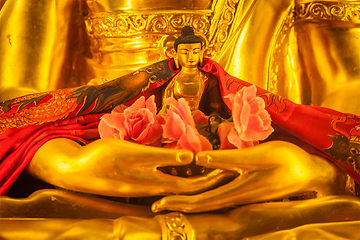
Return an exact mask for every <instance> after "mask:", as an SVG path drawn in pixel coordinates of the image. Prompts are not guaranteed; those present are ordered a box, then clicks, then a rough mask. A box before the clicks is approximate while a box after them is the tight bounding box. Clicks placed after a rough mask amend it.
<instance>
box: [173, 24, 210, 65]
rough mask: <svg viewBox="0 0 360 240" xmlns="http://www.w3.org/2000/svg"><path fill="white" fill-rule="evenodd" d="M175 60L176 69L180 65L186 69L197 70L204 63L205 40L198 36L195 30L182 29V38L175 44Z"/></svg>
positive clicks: (189, 28)
mask: <svg viewBox="0 0 360 240" xmlns="http://www.w3.org/2000/svg"><path fill="white" fill-rule="evenodd" d="M174 49H175V54H174V60H175V64H176V67H177V68H179V64H180V65H181V66H182V67H185V68H195V67H197V66H198V64H200V65H201V64H202V61H203V40H202V38H201V37H199V36H196V35H195V32H194V29H193V28H192V27H189V26H185V27H183V28H182V29H181V36H180V37H178V38H177V39H176V40H175V43H174Z"/></svg>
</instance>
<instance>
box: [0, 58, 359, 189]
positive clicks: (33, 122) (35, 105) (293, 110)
mask: <svg viewBox="0 0 360 240" xmlns="http://www.w3.org/2000/svg"><path fill="white" fill-rule="evenodd" d="M173 66H174V64H173V60H171V59H170V60H165V61H162V62H158V63H155V64H152V65H150V66H148V67H145V68H142V69H139V70H137V71H135V72H134V73H131V74H128V75H126V76H123V77H120V78H118V79H115V80H113V81H111V82H108V83H105V84H103V85H99V86H82V87H79V88H73V89H59V90H54V91H50V92H46V93H39V94H34V95H27V96H23V97H19V98H16V99H12V100H8V101H5V102H3V103H1V104H0V134H1V135H0V146H1V147H0V159H1V160H0V186H1V189H0V194H1V195H4V194H6V193H7V192H8V191H9V190H10V188H11V186H12V184H13V182H14V181H15V180H16V179H17V177H18V176H19V175H20V174H21V172H22V171H23V170H24V168H25V167H26V165H27V164H28V163H29V162H30V160H31V159H32V157H33V155H34V154H35V152H36V151H37V150H38V149H39V147H41V146H42V144H44V143H45V142H46V141H48V140H50V139H53V138H59V137H65V138H69V139H73V140H75V141H78V142H82V143H84V144H86V143H88V142H90V141H93V140H94V139H97V138H98V137H99V133H98V130H97V126H98V123H99V121H100V117H101V116H102V115H103V114H104V113H105V112H108V111H109V110H111V109H112V108H114V107H115V106H117V105H119V104H122V103H125V104H127V105H129V104H131V103H132V102H133V101H135V99H137V98H138V97H140V96H142V95H144V96H145V97H149V96H151V95H153V94H155V96H156V102H157V104H158V107H159V104H161V102H162V101H161V97H162V88H163V87H164V86H165V85H166V83H167V82H168V81H169V80H170V79H171V78H172V77H173V76H175V75H176V73H177V72H178V70H175V69H174V68H173ZM201 70H202V71H204V72H207V73H209V74H212V75H214V76H215V77H216V79H218V85H219V90H220V93H221V95H222V96H226V95H228V94H229V93H235V92H236V91H238V90H240V89H241V88H242V87H244V86H250V85H251V84H250V83H247V82H244V81H242V80H240V79H237V78H235V77H232V76H231V75H229V74H227V73H226V72H225V71H224V69H223V68H222V67H221V66H220V65H219V64H217V63H216V62H215V61H213V60H210V59H204V66H203V67H201ZM257 94H258V96H260V97H262V98H263V99H264V100H265V103H266V109H267V111H268V112H269V114H270V116H271V119H272V125H273V127H274V129H275V132H274V133H273V134H272V135H271V136H270V137H269V139H271V140H275V139H276V140H284V141H289V142H292V143H294V144H296V145H298V146H300V147H301V148H303V149H305V150H306V151H308V152H309V153H312V154H317V155H320V156H323V157H325V158H328V159H329V160H331V161H333V162H334V163H335V164H336V165H337V166H339V167H340V168H341V169H342V170H344V171H345V172H346V173H347V174H349V175H350V176H351V177H352V178H353V179H354V180H355V181H356V182H357V183H359V180H360V175H359V173H360V159H359V152H360V144H359V143H360V118H359V116H356V115H353V114H344V113H340V112H337V111H334V110H331V109H327V108H322V107H314V106H305V105H301V104H295V103H293V102H291V101H289V100H287V99H284V98H282V97H280V96H277V95H275V94H272V93H270V92H268V91H266V90H264V89H261V88H257ZM223 101H224V102H225V104H226V105H227V106H229V102H228V99H227V98H223ZM158 109H160V108H158Z"/></svg>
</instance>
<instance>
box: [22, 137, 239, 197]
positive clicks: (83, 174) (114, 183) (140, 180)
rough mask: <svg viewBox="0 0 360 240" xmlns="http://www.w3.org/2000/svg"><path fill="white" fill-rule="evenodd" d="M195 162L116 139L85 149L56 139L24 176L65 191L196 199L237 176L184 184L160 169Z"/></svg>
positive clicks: (187, 155) (218, 174)
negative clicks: (193, 195) (225, 180)
mask: <svg viewBox="0 0 360 240" xmlns="http://www.w3.org/2000/svg"><path fill="white" fill-rule="evenodd" d="M192 161H193V153H192V152H190V151H188V150H175V149H165V148H157V147H149V146H144V145H140V144H136V143H131V142H128V141H124V140H119V139H114V138H105V139H100V140H97V141H94V142H92V143H90V144H88V145H86V146H84V147H83V146H80V145H79V144H77V143H76V142H74V141H72V140H69V139H66V138H58V139H52V140H50V141H48V142H46V143H45V144H44V145H43V146H41V147H40V148H39V150H38V151H37V152H36V154H35V155H34V157H33V159H32V160H31V161H30V163H29V165H28V167H27V169H26V170H27V171H28V172H30V174H32V175H34V176H35V177H37V178H39V179H41V180H43V181H45V182H48V183H50V184H54V185H57V186H59V187H62V188H65V189H71V190H74V191H79V192H87V193H93V194H100V195H105V196H116V197H143V196H155V195H167V194H173V193H175V194H179V193H183V194H187V193H196V192H200V191H204V190H206V189H208V188H211V187H214V186H216V185H217V184H218V183H219V182H222V181H223V180H224V179H227V178H228V177H231V176H234V173H233V172H223V171H222V170H214V171H213V172H211V173H208V174H207V175H202V176H199V177H193V178H181V177H177V176H171V175H168V174H165V173H163V172H161V171H160V170H158V169H157V168H158V167H163V166H178V165H187V164H190V163H191V162H192Z"/></svg>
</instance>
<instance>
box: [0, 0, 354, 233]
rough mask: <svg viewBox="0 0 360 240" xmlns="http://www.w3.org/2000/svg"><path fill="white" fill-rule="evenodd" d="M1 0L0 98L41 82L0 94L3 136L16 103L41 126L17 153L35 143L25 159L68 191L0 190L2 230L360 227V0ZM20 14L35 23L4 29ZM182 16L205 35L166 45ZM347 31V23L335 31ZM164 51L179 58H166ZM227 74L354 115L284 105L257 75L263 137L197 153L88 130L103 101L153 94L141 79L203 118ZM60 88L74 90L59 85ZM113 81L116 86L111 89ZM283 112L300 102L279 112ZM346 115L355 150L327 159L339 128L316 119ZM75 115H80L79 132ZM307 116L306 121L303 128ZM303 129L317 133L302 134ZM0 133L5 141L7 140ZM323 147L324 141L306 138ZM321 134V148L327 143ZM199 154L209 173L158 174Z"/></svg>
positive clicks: (229, 80) (221, 104) (237, 85)
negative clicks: (264, 115) (269, 126)
mask: <svg viewBox="0 0 360 240" xmlns="http://www.w3.org/2000/svg"><path fill="white" fill-rule="evenodd" d="M2 4H3V6H2V9H1V12H0V14H1V21H0V24H1V28H0V29H1V30H0V31H1V35H0V37H1V43H0V44H1V48H2V49H4V52H5V54H2V55H1V61H0V64H1V65H0V67H1V69H0V72H1V73H0V74H1V84H2V85H1V90H2V97H4V100H8V99H10V97H15V96H17V95H19V94H20V95H23V94H25V93H26V94H27V93H32V92H36V94H35V95H32V96H24V97H21V98H17V99H16V100H8V101H5V102H4V103H2V105H1V107H2V110H1V111H2V114H8V115H6V116H11V117H9V118H8V119H9V122H8V123H5V124H4V125H1V132H2V133H3V134H5V135H6V136H8V137H9V140H8V141H10V139H11V138H12V137H14V138H15V135H16V131H17V128H19V129H20V125H17V124H18V123H17V122H16V121H14V122H11V119H15V120H17V121H18V119H16V118H14V117H12V115H10V114H13V113H14V114H15V115H16V114H19V116H25V115H26V114H27V115H26V116H30V117H29V118H28V119H30V120H31V121H32V122H31V121H30V122H29V121H28V122H26V123H22V124H23V125H21V127H26V129H30V128H31V127H32V126H34V128H35V131H36V134H32V135H35V136H30V135H29V138H32V137H33V138H36V139H37V140H36V141H38V142H39V143H37V144H38V145H39V146H35V145H34V149H37V150H36V152H35V153H30V152H27V150H26V151H25V152H24V155H26V154H33V156H32V157H31V159H30V160H29V163H28V164H27V166H26V171H27V172H28V173H30V174H31V175H33V176H36V177H37V178H38V179H41V180H43V181H45V182H48V183H50V184H53V185H55V186H58V187H60V188H62V189H69V190H72V191H63V190H42V191H38V192H36V193H34V194H33V195H31V196H30V197H29V198H27V199H25V200H24V199H14V198H9V197H1V198H0V204H1V217H2V218H5V219H2V222H1V226H2V231H1V235H2V237H3V238H5V239H7V238H9V239H11V238H12V239H21V238H23V239H29V237H31V236H30V235H29V233H30V232H35V233H36V234H35V235H34V239H84V238H95V239H99V238H100V239H113V238H115V239H117V238H119V239H123V238H124V239H125V238H131V239H239V238H240V239H242V238H250V239H271V238H272V239H274V238H276V239H281V238H283V239H286V237H288V236H298V237H299V238H309V237H310V238H312V239H313V238H314V239H316V238H318V239H319V238H324V237H326V238H334V239H336V237H339V238H341V237H343V238H354V237H355V238H356V237H357V233H356V229H358V227H359V221H360V218H359V211H360V201H359V198H358V196H356V195H357V193H356V189H355V188H356V187H357V185H356V184H355V183H354V180H353V179H355V180H358V177H359V176H358V175H356V174H359V173H358V172H356V171H359V169H358V167H359V163H360V162H359V161H360V160H359V159H358V157H359V154H358V152H356V151H359V148H358V145H359V144H358V137H357V135H356V133H355V132H356V130H357V131H358V128H356V126H355V125H356V121H358V118H359V117H358V116H356V115H354V114H359V112H358V106H359V105H358V104H357V103H356V99H357V98H358V95H357V94H356V93H357V90H358V87H359V81H358V79H357V78H356V76H358V75H359V67H358V66H359V61H358V59H357V57H358V56H359V53H358V52H357V51H354V49H356V48H358V46H357V42H356V40H355V39H357V37H358V33H357V27H358V23H359V17H358V16H359V15H356V14H354V13H356V11H358V10H357V9H359V3H357V2H351V1H347V2H333V1H323V2H313V1H246V0H245V1H213V2H210V1H165V2H162V3H161V6H159V7H156V6H155V7H154V5H156V4H154V3H153V2H152V1H141V4H140V1H133V2H129V1H100V0H99V1H87V2H85V1H79V2H78V1H44V2H42V1H38V2H37V3H36V4H30V2H21V1H11V0H7V1H5V2H2ZM219 10H221V11H219ZM264 12H266V14H264ZM40 13H41V14H40ZM26 17H29V19H32V21H30V23H29V21H27V22H26V24H29V25H30V26H31V27H25V25H23V24H18V25H19V27H17V28H16V27H14V25H13V24H15V22H17V23H19V22H21V21H22V20H23V19H24V21H25V19H26ZM14 19H18V20H16V21H15V20H14ZM45 20H46V21H45ZM184 26H192V27H193V28H194V29H195V31H196V33H197V35H199V37H197V38H200V39H202V41H201V42H199V41H197V40H196V41H190V42H186V41H183V42H180V44H179V45H177V47H175V51H171V49H172V43H173V41H174V40H175V39H176V38H177V37H178V36H179V35H180V30H181V29H182V28H183V27H184ZM22 27H23V28H22ZM343 29H347V31H346V32H344V33H342V34H339V32H342V31H343ZM36 33H37V34H36ZM74 33H76V34H74ZM317 36H320V37H317ZM39 39H40V40H39ZM177 39H179V38H177ZM345 43H346V44H345ZM30 46H31V47H30ZM347 48H349V49H350V48H352V50H351V51H349V50H347ZM35 56H36V57H35ZM194 56H195V57H194ZM203 56H205V57H207V58H203ZM168 57H173V58H174V60H175V61H174V60H173V59H171V60H165V61H161V60H164V59H166V58H168ZM210 58H212V59H214V60H216V61H217V62H218V63H220V65H221V66H220V65H218V64H217V63H216V62H215V61H213V60H211V59H210ZM176 59H179V61H178V64H179V65H178V66H177V64H176ZM159 61H160V62H159ZM201 61H203V62H202V63H200V62H201ZM151 63H154V64H153V65H149V64H151ZM223 68H224V69H225V70H227V72H229V73H230V74H231V75H232V76H233V77H232V76H231V75H228V74H227V73H226V72H225V71H224V70H223ZM18 69H22V71H19V70H18ZM137 69H138V70H137ZM133 70H135V71H134V72H133ZM129 72H130V74H128V73H129ZM327 74H329V75H328V76H327ZM189 76H191V77H189ZM235 77H239V78H242V79H245V80H247V81H250V82H251V83H255V84H256V85H258V86H260V87H262V88H265V89H267V90H270V91H271V92H273V93H277V94H279V95H283V96H285V97H287V98H289V99H290V100H293V101H295V102H299V103H304V104H309V105H310V104H311V105H325V106H330V107H333V108H334V109H336V110H341V111H344V112H350V113H352V114H348V115H346V114H341V113H338V112H336V111H332V110H327V109H322V108H316V107H314V108H312V107H310V108H307V107H305V106H302V105H294V104H293V103H290V101H287V100H284V99H282V98H280V97H277V96H276V95H274V94H273V93H271V92H267V91H264V90H261V88H258V89H257V94H258V95H259V96H260V97H262V98H263V99H265V100H266V99H268V100H269V101H268V102H265V105H266V107H267V109H268V111H269V112H270V115H271V117H272V119H273V123H274V124H275V126H277V127H279V128H276V129H275V134H273V135H271V136H270V137H269V138H268V139H267V140H266V141H264V142H262V143H261V144H259V145H258V146H254V147H249V148H245V149H231V150H219V151H201V152H199V153H194V152H191V151H188V150H179V149H175V150H169V149H164V148H158V147H149V146H143V145H140V144H136V143H131V142H128V141H124V140H119V139H114V138H103V139H100V140H96V141H92V140H93V138H95V137H97V136H98V135H97V134H95V133H94V132H97V125H96V124H95V123H98V121H99V119H98V118H99V117H100V116H102V115H103V112H108V111H109V109H110V108H113V107H115V106H116V105H114V104H116V103H124V102H127V101H128V100H130V99H131V98H134V97H135V96H136V95H138V94H140V95H141V94H143V95H144V96H145V97H149V96H148V95H146V94H147V92H151V94H154V95H156V96H161V97H160V99H157V101H158V102H160V103H166V101H165V98H166V97H174V98H176V99H180V98H185V99H186V100H187V102H188V104H189V105H190V108H191V110H193V111H194V110H197V109H200V110H202V111H203V112H205V113H206V114H208V115H209V114H211V113H212V112H219V110H221V109H225V110H226V111H229V109H228V108H227V107H226V106H229V105H228V103H227V101H228V100H226V99H227V98H225V97H224V96H225V93H227V92H229V93H231V92H235V90H236V91H237V90H238V89H241V88H243V87H245V86H248V84H247V83H245V82H243V81H241V80H239V79H237V78H235ZM113 79H114V80H113ZM211 79H213V81H212V80H211ZM110 80H113V81H110ZM87 82H89V85H87V86H81V87H78V86H80V85H83V84H86V83H87ZM334 82H335V84H334ZM215 83H216V84H215ZM215 85H216V87H214V88H212V87H213V86H215ZM330 85H331V88H330ZM20 86H21V87H20ZM153 86H155V87H153ZM188 86H191V87H190V88H188ZM194 86H195V87H194ZM209 86H210V87H209ZM65 87H73V88H71V89H60V88H65ZM58 88H59V90H54V91H49V92H45V93H38V92H39V91H48V90H52V89H58ZM116 88H118V89H120V90H117V92H116V91H115V92H114V91H113V89H116ZM156 89H159V92H155V90H156ZM234 89H235V90H234ZM210 90H216V93H215V94H213V91H210ZM233 90H234V91H233ZM344 91H346V94H344ZM50 96H53V98H54V99H55V100H54V101H53V102H56V103H57V104H58V105H57V107H55V105H47V106H54V108H55V109H58V111H55V110H48V111H42V112H41V110H43V109H41V108H40V106H41V104H44V103H46V102H50V103H51V102H52V100H51V98H50ZM57 96H58V97H59V98H57ZM206 96H209V97H206ZM202 99H206V100H202ZM271 99H272V100H273V102H272V101H270V100H271ZM334 99H336V101H335V100H334ZM349 99H350V100H349ZM277 100H278V101H277ZM201 101H202V102H201ZM349 101H350V104H349ZM345 103H346V104H345ZM163 105H165V104H163ZM37 106H39V108H36V107H37ZM64 106H66V107H64ZM209 106H210V107H209ZM14 109H17V110H15V112H14ZM49 109H50V108H49ZM309 109H310V110H309ZM28 110H29V111H28ZM30 110H31V111H30ZM32 110H34V111H32ZM45 110H46V109H45ZM165 111H166V110H165ZM207 111H208V112H207ZM226 111H225V112H226ZM289 111H290V112H291V111H294V114H291V115H287V114H288V112H289ZM308 111H309V112H310V113H308ZM315 111H316V114H315V115H314V112H315ZM22 113H24V114H25V115H21V114H22ZM298 113H299V114H298ZM283 115H287V116H285V117H281V116H283ZM307 115H309V116H310V117H306V116H307ZM87 116H90V117H87ZM222 116H223V117H224V116H226V114H225V115H224V114H222ZM277 116H279V118H278V117H277ZM295 116H296V118H299V119H295ZM304 116H305V117H304ZM339 116H341V117H339ZM311 118H314V119H313V121H311V120H312V119H311ZM46 119H50V120H49V121H48V120H46ZM54 119H56V120H54ZM342 123H344V124H348V123H349V126H353V125H354V124H355V125H354V126H355V127H354V128H353V129H351V130H352V131H351V133H348V134H351V136H350V135H349V136H348V137H349V141H348V145H349V147H348V148H349V149H345V148H341V150H344V151H345V150H349V154H352V155H346V156H347V157H346V158H345V160H344V161H341V162H340V160H339V161H337V160H336V159H335V156H334V160H333V161H329V159H330V158H329V156H332V155H331V154H333V153H334V152H336V150H333V147H332V146H334V144H337V142H336V141H335V140H338V138H336V136H337V135H336V136H335V134H334V133H333V132H331V134H334V136H333V138H330V137H328V136H327V135H326V134H325V132H321V131H322V130H323V129H326V127H324V128H323V125H326V124H329V126H330V125H331V126H332V127H333V128H334V129H332V128H331V131H335V132H338V133H339V135H340V134H343V133H344V131H345V130H344V129H343V128H341V127H342V125H341V124H342ZM74 124H75V125H77V126H78V125H81V126H84V128H79V129H76V130H73V129H72V128H71V126H73V125H74ZM351 124H353V125H351ZM357 124H359V122H357ZM301 125H306V126H303V128H301V129H300V130H299V129H297V128H298V127H299V126H301ZM308 126H309V128H310V130H309V128H308ZM334 126H335V127H334ZM28 127H30V128H28ZM67 127H69V129H67ZM337 127H339V128H337ZM357 127H359V126H357ZM50 128H51V130H52V129H53V128H54V129H60V132H56V133H54V134H58V137H55V138H52V137H51V134H49V133H50V132H42V131H43V129H50ZM311 128H313V129H311ZM21 129H22V128H21ZM24 129H25V128H24ZM285 129H286V130H285ZM288 129H291V130H290V131H288ZM67 130H69V135H66V134H67ZM88 130H89V131H88ZM93 130H95V131H93ZM284 130H285V131H284ZM343 130H344V131H343ZM348 130H349V129H347V130H346V131H348ZM302 131H304V132H305V133H303V132H302ZM311 131H313V134H314V135H316V134H315V133H320V134H319V136H316V137H311V135H312V134H311ZM284 132H288V133H290V135H292V136H289V135H288V134H287V133H285V134H284ZM297 132H299V134H298V135H296V133H297ZM34 133H35V132H34ZM37 133H39V134H37ZM40 133H41V134H40ZM326 133H327V132H326ZM52 134H53V133H52ZM322 134H325V135H326V136H324V137H323V138H322V136H320V135H322ZM346 134H347V133H345V134H344V135H346ZM70 135H71V137H69V136H70ZM309 135H310V138H309V140H308V142H307V141H306V140H304V139H307V137H308V136H309ZM64 136H66V138H64ZM78 136H81V137H83V138H84V139H91V140H90V143H88V144H85V145H84V144H83V143H82V144H79V143H78V142H79V139H80V138H77V137H78ZM299 137H300V138H301V137H303V138H301V139H300V140H299V139H298V138H299ZM40 138H42V139H40ZM330 139H331V140H332V141H333V142H332V143H333V145H331V144H329V140H330ZM1 140H2V141H4V142H3V143H5V141H6V138H4V139H1ZM74 140H75V141H74ZM342 140H343V139H342ZM322 141H324V142H322ZM300 142H301V144H298V143H300ZM304 142H305V144H302V143H304ZM309 142H310V143H309ZM319 142H320V143H319ZM40 143H41V144H40ZM25 144H26V143H25V140H24V144H23V145H22V146H25ZM15 145H16V144H15ZM17 145H18V144H17ZM328 145H329V146H328ZM321 146H323V148H322V149H320V150H322V153H319V152H318V151H316V150H314V148H321ZM324 146H328V147H329V148H328V149H326V151H323V150H324ZM16 147H18V146H16ZM340 147H341V146H340V145H339V148H340ZM327 151H328V152H330V155H328V156H327V155H326V153H327ZM9 152H10V151H9ZM342 153H343V152H342ZM7 154H8V155H7ZM346 154H347V153H346ZM2 156H4V159H5V158H6V157H7V156H11V155H10V153H5V154H4V155H2ZM339 156H340V155H339ZM339 156H336V157H339ZM340 157H342V155H341V156H340ZM341 159H342V158H341ZM194 160H195V162H196V164H197V165H198V166H204V167H206V168H207V169H210V170H211V169H215V170H213V171H211V172H210V173H207V174H204V175H196V176H192V177H188V178H184V177H179V176H172V175H171V174H166V173H164V170H163V169H164V168H167V167H168V166H171V169H174V168H175V169H177V168H178V167H179V168H181V167H183V166H189V164H194V162H193V161H194ZM331 160H332V159H331ZM3 162H5V160H4V161H3ZM344 162H345V163H346V164H348V166H350V168H348V170H349V169H350V170H351V171H353V172H354V175H351V176H352V177H349V175H348V174H346V172H345V171H344V169H340V167H341V164H342V163H344ZM3 166H5V165H2V167H3ZM19 166H20V164H19ZM11 167H14V166H11ZM16 167H17V166H15V168H16ZM1 173H2V172H1ZM173 175H176V174H173ZM189 175H191V174H189ZM354 176H355V177H354ZM5 178H6V177H5ZM352 178H353V179H352ZM6 180H7V179H6ZM2 184H3V182H2ZM73 191H75V192H73ZM76 192H83V193H86V194H79V193H76ZM173 194H175V195H173ZM99 195H101V196H103V197H101V196H99ZM189 195H190V196H189ZM104 196H108V197H113V198H110V199H106V198H104ZM153 196H160V197H155V198H153ZM162 196H165V197H164V198H162ZM114 197H115V198H114ZM139 197H141V198H139ZM134 199H135V200H134ZM303 199H305V200H303ZM113 200H116V201H113ZM270 201H271V202H270ZM273 201H275V202H273ZM124 202H125V203H124ZM130 203H131V204H130ZM150 206H152V208H150ZM44 209H46V210H44ZM151 210H152V211H151ZM67 211H70V212H71V213H69V212H67ZM164 211H170V212H164ZM174 211H175V212H174ZM177 211H178V212H177ZM181 212H182V213H181ZM20 225H21V226H22V229H21V231H20V229H19V226H20ZM262 234H265V235H262ZM258 235H260V236H258Z"/></svg>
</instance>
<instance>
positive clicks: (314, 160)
mask: <svg viewBox="0 0 360 240" xmlns="http://www.w3.org/2000/svg"><path fill="white" fill-rule="evenodd" d="M196 162H197V164H199V165H202V166H205V167H210V168H219V169H226V170H230V171H237V172H239V173H240V176H238V177H237V178H235V179H234V180H233V181H231V182H230V183H228V184H226V185H223V186H221V187H218V188H216V189H213V190H210V191H207V192H204V193H201V194H198V195H193V196H180V195H178V196H167V197H164V198H162V199H161V200H159V201H157V202H155V203H154V204H153V206H152V210H153V211H154V212H160V211H163V210H171V211H183V212H205V211H211V210H215V209H221V208H226V207H232V206H235V205H242V204H249V203H256V202H264V201H270V200H278V199H283V198H286V197H291V196H299V195H301V194H305V193H313V192H315V193H316V194H317V196H324V195H332V194H343V193H344V189H345V182H346V174H345V173H344V172H342V171H341V170H340V169H338V168H337V167H336V166H334V165H333V164H332V163H331V162H329V161H328V160H326V159H324V158H321V157H318V156H314V155H310V154H308V153H307V152H305V151H304V150H302V149H301V148H299V147H297V146H296V145H293V144H290V143H287V142H281V141H273V142H268V143H264V144H260V145H258V146H254V147H250V148H245V149H234V150H222V151H220V150H219V151H208V152H200V153H199V154H197V156H196Z"/></svg>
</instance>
